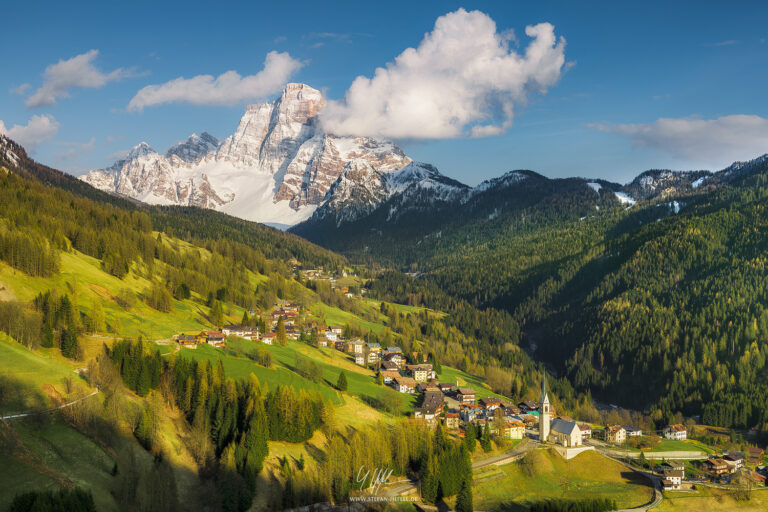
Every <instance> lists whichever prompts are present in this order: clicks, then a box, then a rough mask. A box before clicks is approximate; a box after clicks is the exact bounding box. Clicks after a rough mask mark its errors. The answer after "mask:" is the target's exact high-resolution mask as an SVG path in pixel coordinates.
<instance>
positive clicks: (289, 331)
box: [285, 327, 301, 341]
mask: <svg viewBox="0 0 768 512" xmlns="http://www.w3.org/2000/svg"><path fill="white" fill-rule="evenodd" d="M300 334H301V333H299V331H298V330H296V329H295V328H293V327H287V328H286V329H285V337H286V338H288V339H289V340H293V341H296V340H298V339H299V335H300Z"/></svg>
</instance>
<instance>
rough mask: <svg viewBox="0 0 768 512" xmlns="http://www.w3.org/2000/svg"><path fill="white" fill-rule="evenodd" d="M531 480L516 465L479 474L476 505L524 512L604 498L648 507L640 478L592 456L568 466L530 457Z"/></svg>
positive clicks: (540, 454)
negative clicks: (556, 502)
mask: <svg viewBox="0 0 768 512" xmlns="http://www.w3.org/2000/svg"><path fill="white" fill-rule="evenodd" d="M533 457H534V468H535V470H534V474H533V476H527V475H526V474H525V473H524V472H523V470H522V468H521V466H520V464H517V463H513V464H507V465H505V466H500V467H495V466H491V467H489V468H483V469H481V470H478V471H476V472H475V476H474V505H475V507H476V508H478V509H483V510H488V509H492V508H494V507H499V508H501V506H502V505H505V506H506V507H508V508H505V509H504V510H525V504H526V503H532V502H537V501H543V500H546V499H550V498H564V499H581V498H590V497H595V498H598V497H603V498H610V499H614V500H616V503H617V505H618V506H619V507H632V506H638V505H642V504H643V503H646V502H648V501H650V499H651V496H652V489H651V487H650V484H649V483H648V482H647V481H646V480H645V479H644V478H642V477H640V476H638V475H636V474H635V473H633V472H632V471H630V470H628V469H627V468H625V467H624V466H622V465H621V464H619V463H617V462H614V461H612V460H610V459H607V458H605V457H603V456H602V455H600V454H598V453H596V452H584V453H582V454H580V455H578V456H577V457H575V458H574V459H571V460H569V461H566V460H564V459H563V458H561V457H560V456H559V455H557V454H556V453H554V452H552V451H543V450H537V451H536V452H534V455H533Z"/></svg>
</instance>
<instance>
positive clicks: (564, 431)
mask: <svg viewBox="0 0 768 512" xmlns="http://www.w3.org/2000/svg"><path fill="white" fill-rule="evenodd" d="M539 440H540V441H541V442H542V443H543V442H549V443H553V444H559V445H561V446H565V447H566V448H573V447H576V446H581V445H582V439H581V429H580V428H579V425H578V424H577V423H576V422H575V421H566V420H563V419H561V418H555V419H554V420H552V406H551V404H550V403H549V395H548V394H547V374H546V373H544V375H543V376H542V379H541V399H540V400H539Z"/></svg>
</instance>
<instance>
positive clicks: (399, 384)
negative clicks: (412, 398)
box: [392, 375, 416, 393]
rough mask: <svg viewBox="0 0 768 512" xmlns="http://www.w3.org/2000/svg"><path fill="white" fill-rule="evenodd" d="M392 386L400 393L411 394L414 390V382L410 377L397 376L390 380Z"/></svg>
mask: <svg viewBox="0 0 768 512" xmlns="http://www.w3.org/2000/svg"><path fill="white" fill-rule="evenodd" d="M392 385H393V387H394V388H395V389H396V390H398V391H399V392H401V393H413V392H414V391H415V390H416V381H415V380H413V379H412V378H410V377H402V376H399V375H398V376H397V377H395V378H394V379H393V380H392Z"/></svg>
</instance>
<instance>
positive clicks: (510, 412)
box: [502, 404, 522, 416]
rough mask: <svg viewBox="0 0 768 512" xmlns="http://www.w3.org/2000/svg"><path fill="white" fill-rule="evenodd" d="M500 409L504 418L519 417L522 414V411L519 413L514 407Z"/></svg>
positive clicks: (518, 409) (516, 407)
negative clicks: (502, 410)
mask: <svg viewBox="0 0 768 512" xmlns="http://www.w3.org/2000/svg"><path fill="white" fill-rule="evenodd" d="M502 408H503V409H504V416H519V415H520V414H522V411H520V408H519V407H518V406H516V405H503V404H502Z"/></svg>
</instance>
